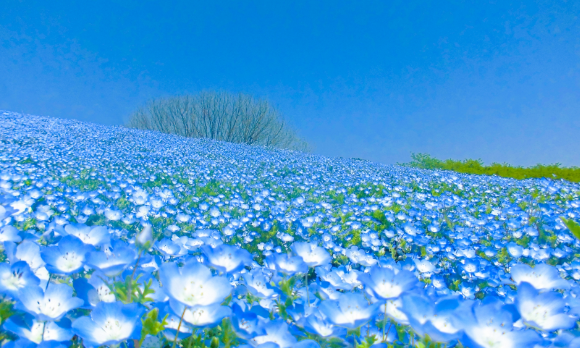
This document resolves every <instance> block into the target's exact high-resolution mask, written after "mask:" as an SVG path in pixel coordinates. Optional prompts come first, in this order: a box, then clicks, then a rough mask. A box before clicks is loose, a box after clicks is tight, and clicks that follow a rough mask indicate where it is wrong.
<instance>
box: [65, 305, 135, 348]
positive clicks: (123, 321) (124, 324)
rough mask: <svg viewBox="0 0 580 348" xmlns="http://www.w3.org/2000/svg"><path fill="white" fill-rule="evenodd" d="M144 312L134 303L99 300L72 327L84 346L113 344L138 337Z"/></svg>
mask: <svg viewBox="0 0 580 348" xmlns="http://www.w3.org/2000/svg"><path fill="white" fill-rule="evenodd" d="M144 312H145V308H143V307H141V306H140V305H139V304H136V303H131V304H123V303H121V302H112V303H106V302H100V303H99V304H97V306H96V307H95V309H93V311H92V312H91V315H90V316H88V317H81V318H78V319H77V320H75V321H74V322H73V323H72V329H73V332H74V333H75V334H76V335H78V336H79V337H81V338H82V339H83V344H84V345H85V346H86V347H96V346H103V345H114V344H118V343H120V342H122V341H125V340H127V339H138V338H139V337H140V334H141V316H142V315H143V313H144Z"/></svg>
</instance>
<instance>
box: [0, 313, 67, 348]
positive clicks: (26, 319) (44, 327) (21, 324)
mask: <svg viewBox="0 0 580 348" xmlns="http://www.w3.org/2000/svg"><path fill="white" fill-rule="evenodd" d="M3 327H4V329H5V330H6V331H10V332H12V333H13V334H15V335H18V336H19V337H22V338H25V339H27V340H29V341H31V342H34V343H36V344H39V343H40V342H43V341H53V342H63V341H68V340H70V339H71V338H72V337H73V333H72V331H71V322H70V320H69V319H66V318H63V319H61V320H60V321H58V322H54V321H39V320H36V319H34V317H33V316H32V315H30V314H28V313H25V314H24V315H13V316H11V317H10V318H8V320H6V322H5V323H4V325H3Z"/></svg>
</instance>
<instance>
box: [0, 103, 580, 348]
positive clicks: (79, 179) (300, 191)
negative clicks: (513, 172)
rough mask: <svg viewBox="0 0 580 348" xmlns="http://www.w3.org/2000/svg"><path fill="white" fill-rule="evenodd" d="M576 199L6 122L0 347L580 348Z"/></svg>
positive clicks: (546, 186) (174, 139) (10, 117)
mask: <svg viewBox="0 0 580 348" xmlns="http://www.w3.org/2000/svg"><path fill="white" fill-rule="evenodd" d="M579 195H580V185H579V184H574V183H569V182H566V181H553V180H547V179H541V180H536V179H534V180H523V181H518V180H512V179H504V178H499V177H489V176H472V175H463V174H457V173H453V172H444V171H426V170H419V169H411V168H404V167H399V166H388V165H382V164H376V163H371V162H367V161H361V160H351V159H340V158H339V159H336V158H327V157H322V156H315V155H311V154H304V153H299V152H293V151H284V150H275V149H268V148H262V147H252V146H245V145H236V144H230V143H223V142H215V141H212V140H207V139H188V138H182V137H178V136H171V135H166V134H160V133H156V132H145V131H140V130H133V129H127V128H123V127H105V126H99V125H95V124H89V123H83V122H78V121H71V120H60V119H54V118H47V117H38V116H29V115H20V114H17V113H11V112H1V111H0V242H1V243H2V246H1V248H0V250H1V253H0V296H2V297H1V298H2V302H1V304H0V324H1V325H2V329H1V330H0V339H2V340H3V342H4V343H5V344H6V345H7V347H8V345H10V347H11V346H18V347H20V346H26V347H28V346H31V347H32V346H36V345H39V344H40V345H43V346H45V345H49V346H55V347H56V346H75V347H79V346H80V345H84V346H87V347H93V346H102V345H107V346H116V345H118V344H123V345H126V346H135V347H137V346H147V347H162V346H177V345H179V346H182V347H187V348H193V347H203V346H207V347H210V346H211V347H218V346H219V347H236V346H259V347H318V346H321V347H350V346H353V347H354V346H363V347H370V346H371V345H375V346H377V347H386V346H389V347H406V346H417V347H428V346H431V347H439V346H441V347H442V346H443V345H447V347H453V346H458V347H459V346H463V347H534V346H535V345H538V346H544V347H563V346H576V347H580V338H576V336H580V333H579V332H578V331H577V327H576V322H577V321H578V320H579V317H580V298H578V295H580V288H579V286H578V280H580V262H579V261H576V260H575V259H576V257H577V256H580V249H579V246H580V244H579V241H578V240H577V238H576V237H574V233H572V231H576V234H577V235H579V236H580V226H579V225H578V221H580V200H579ZM570 229H572V231H571V230H570Z"/></svg>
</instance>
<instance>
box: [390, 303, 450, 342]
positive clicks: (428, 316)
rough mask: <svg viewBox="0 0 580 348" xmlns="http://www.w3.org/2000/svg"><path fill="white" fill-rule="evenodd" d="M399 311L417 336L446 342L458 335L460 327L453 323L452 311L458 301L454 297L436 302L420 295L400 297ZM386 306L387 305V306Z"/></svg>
mask: <svg viewBox="0 0 580 348" xmlns="http://www.w3.org/2000/svg"><path fill="white" fill-rule="evenodd" d="M402 304H403V305H402V307H401V311H402V312H403V313H405V314H406V315H407V319H408V320H409V323H410V324H411V327H412V328H413V331H415V332H416V333H417V334H418V335H419V336H425V335H428V336H429V337H430V338H431V339H432V340H433V341H434V342H439V343H447V342H450V341H452V340H454V339H456V338H458V337H459V333H460V331H461V328H460V327H456V326H455V324H454V321H453V319H454V316H455V313H454V311H455V310H456V309H457V308H458V307H459V305H460V302H459V300H457V299H455V298H447V299H445V298H444V299H441V300H439V301H437V302H434V301H432V300H431V299H429V298H426V297H424V296H420V295H406V296H403V297H402ZM387 308H388V307H387Z"/></svg>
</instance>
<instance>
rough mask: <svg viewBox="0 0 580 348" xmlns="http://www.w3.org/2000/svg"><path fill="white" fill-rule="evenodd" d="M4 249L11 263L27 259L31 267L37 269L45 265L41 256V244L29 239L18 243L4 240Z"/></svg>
mask: <svg viewBox="0 0 580 348" xmlns="http://www.w3.org/2000/svg"><path fill="white" fill-rule="evenodd" d="M4 250H5V251H6V256H8V259H9V260H10V263H16V262H18V261H26V263H28V265H29V266H30V269H32V270H33V271H37V270H38V269H40V268H41V267H43V266H44V261H43V260H42V258H41V257H40V246H39V245H38V244H36V243H34V242H31V241H29V240H25V241H23V242H22V243H20V244H18V245H16V244H15V243H12V242H4Z"/></svg>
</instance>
